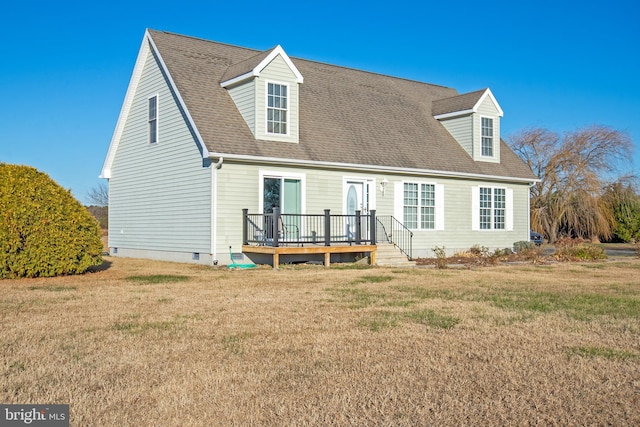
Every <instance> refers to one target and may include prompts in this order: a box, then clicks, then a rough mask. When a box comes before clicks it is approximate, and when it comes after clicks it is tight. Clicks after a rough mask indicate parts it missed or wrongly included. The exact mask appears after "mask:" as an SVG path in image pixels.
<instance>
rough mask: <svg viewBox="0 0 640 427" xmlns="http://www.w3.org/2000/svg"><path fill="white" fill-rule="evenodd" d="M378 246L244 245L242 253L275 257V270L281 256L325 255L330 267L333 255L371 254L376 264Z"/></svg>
mask: <svg viewBox="0 0 640 427" xmlns="http://www.w3.org/2000/svg"><path fill="white" fill-rule="evenodd" d="M376 250H377V246H376V245H336V246H278V247H273V246H255V245H243V246H242V252H244V253H247V254H251V253H254V254H269V255H272V256H273V268H278V266H279V265H280V255H304V254H324V266H325V267H327V268H328V267H329V264H330V260H331V254H339V253H354V252H365V253H368V254H369V263H370V264H371V265H375V263H376Z"/></svg>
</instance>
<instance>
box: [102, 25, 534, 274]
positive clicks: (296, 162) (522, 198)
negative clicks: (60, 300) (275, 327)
mask: <svg viewBox="0 0 640 427" xmlns="http://www.w3.org/2000/svg"><path fill="white" fill-rule="evenodd" d="M502 116H503V112H502V109H501V108H500V106H499V104H498V102H497V101H496V99H495V97H494V95H493V93H492V92H491V90H489V89H482V90H478V91H475V92H471V93H465V94H458V93H457V91H456V90H454V89H451V88H447V87H443V86H438V85H433V84H427V83H422V82H417V81H411V80H406V79H402V78H396V77H390V76H386V75H380V74H375V73H370V72H366V71H360V70H355V69H350V68H345V67H340V66H335V65H329V64H324V63H319V62H314V61H309V60H304V59H299V58H290V57H289V56H288V55H287V53H286V52H285V51H284V49H283V48H282V47H281V46H276V47H274V48H272V49H269V50H267V51H256V50H253V49H247V48H242V47H237V46H231V45H227V44H222V43H217V42H212V41H207V40H202V39H197V38H193V37H188V36H183V35H178V34H173V33H168V32H161V31H155V30H147V31H146V33H145V35H144V38H143V41H142V45H141V47H140V50H139V53H138V58H137V60H136V63H135V67H134V70H133V74H132V77H131V81H130V83H129V87H128V89H127V92H126V95H125V99H124V102H123V105H122V109H121V111H120V115H119V117H118V120H117V124H116V127H115V131H114V133H113V137H112V139H111V144H110V146H109V149H108V152H107V155H106V159H105V162H104V166H103V169H102V173H101V177H102V178H106V179H108V180H109V205H110V206H109V247H110V250H111V253H112V254H113V255H114V256H130V257H141V258H151V259H163V260H174V261H184V262H197V263H206V264H212V263H214V264H216V263H220V264H226V263H229V262H230V253H229V248H230V247H232V248H233V249H234V251H235V252H238V251H239V250H240V248H243V249H242V250H243V251H244V252H245V255H246V256H247V257H248V258H250V259H254V260H255V259H256V257H257V256H258V255H256V254H255V253H252V252H251V251H250V250H248V248H249V247H248V246H246V243H247V242H246V241H244V240H246V236H244V237H243V228H244V227H245V226H246V224H247V217H244V218H243V209H246V210H248V211H249V212H253V213H257V214H260V215H261V214H264V213H265V212H271V209H272V208H273V207H275V208H276V209H279V210H280V211H281V212H282V213H288V214H303V215H305V214H309V215H310V214H322V213H323V212H330V213H331V214H334V213H335V214H339V215H346V214H353V212H354V211H355V210H357V211H359V213H360V214H362V215H367V214H368V213H370V212H371V211H375V212H376V213H377V216H378V218H381V217H389V218H394V220H395V221H397V222H398V223H400V224H401V225H402V227H403V228H404V229H405V230H410V233H411V254H410V255H411V256H412V257H414V258H417V257H424V256H433V251H432V249H433V248H434V247H436V246H438V247H443V246H444V247H445V248H446V250H447V251H448V252H454V251H457V250H463V249H468V248H470V247H472V246H473V245H482V246H486V247H488V248H491V249H493V248H507V247H512V246H513V244H514V242H517V241H523V240H528V239H529V188H530V185H531V183H532V182H535V181H536V177H535V176H534V175H533V173H532V172H531V170H530V169H529V168H528V166H527V165H526V164H524V163H523V162H522V161H521V160H520V159H519V158H518V157H517V156H516V155H515V154H514V153H513V151H512V150H511V149H510V148H509V147H508V146H507V145H506V144H505V143H504V142H503V141H502V139H501V138H500V119H501V117H502ZM325 210H327V211H325ZM245 212H246V211H245ZM254 225H255V224H254ZM256 228H259V226H257V227H256ZM303 228H304V226H303ZM307 228H308V227H307ZM254 231H255V230H254ZM261 231H263V230H261ZM245 233H246V230H245ZM300 233H302V234H306V235H312V234H313V232H312V231H310V230H302V231H300V230H298V234H300ZM389 234H390V233H389ZM313 236H314V239H315V237H316V236H315V234H313ZM389 238H391V237H389ZM378 240H379V239H378ZM314 243H315V242H314ZM369 243H374V244H375V243H376V242H371V241H370V242H369ZM263 244H264V242H263ZM267 246H268V244H267ZM309 246H310V245H307V247H309ZM249 249H250V248H249Z"/></svg>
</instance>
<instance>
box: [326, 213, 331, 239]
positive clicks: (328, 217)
mask: <svg viewBox="0 0 640 427" xmlns="http://www.w3.org/2000/svg"><path fill="white" fill-rule="evenodd" d="M324 245H325V246H331V209H325V210H324Z"/></svg>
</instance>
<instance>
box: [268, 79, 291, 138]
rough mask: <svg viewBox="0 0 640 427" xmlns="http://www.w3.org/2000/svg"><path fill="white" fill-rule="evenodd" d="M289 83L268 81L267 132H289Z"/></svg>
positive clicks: (284, 133)
mask: <svg viewBox="0 0 640 427" xmlns="http://www.w3.org/2000/svg"><path fill="white" fill-rule="evenodd" d="M287 93H288V90H287V85H281V84H277V83H267V133H276V134H281V135H286V134H287V115H288V100H287V96H288V95H287Z"/></svg>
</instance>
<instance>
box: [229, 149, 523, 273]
mask: <svg viewBox="0 0 640 427" xmlns="http://www.w3.org/2000/svg"><path fill="white" fill-rule="evenodd" d="M261 170H263V171H265V170H266V171H269V172H270V173H275V174H277V173H278V172H280V173H282V174H300V175H304V191H305V195H304V196H303V197H304V199H305V209H304V211H303V213H307V214H322V213H323V212H324V209H330V210H331V212H332V213H335V214H342V213H343V205H344V200H343V198H344V195H343V183H344V180H345V179H347V178H348V179H365V180H367V179H368V180H374V181H375V184H374V185H372V186H371V190H372V191H373V192H374V193H375V194H372V195H371V196H372V197H371V206H370V207H371V208H372V209H373V208H375V209H376V211H377V215H379V216H380V215H396V213H395V203H394V197H395V194H394V191H395V190H394V188H395V184H396V183H398V182H402V181H417V182H429V183H436V184H441V185H442V186H443V189H444V197H443V199H444V216H445V219H444V230H414V237H413V255H414V257H426V256H429V257H432V256H434V254H433V251H432V249H433V248H434V247H436V246H440V247H442V246H444V247H445V248H446V250H447V252H449V253H454V252H458V251H463V250H466V249H469V248H471V247H472V246H474V245H481V246H486V247H488V248H490V249H492V250H493V249H496V248H512V247H513V244H514V243H515V242H517V241H521V240H528V238H529V231H528V229H529V228H528V227H529V211H528V206H529V205H528V198H529V186H528V185H527V184H517V183H502V182H500V183H498V182H486V181H474V180H464V179H451V178H439V177H431V176H409V175H402V176H400V175H392V174H388V175H382V174H379V173H371V174H368V173H362V172H353V171H341V170H331V171H327V170H319V169H313V168H289V167H277V166H271V165H268V166H260V165H254V164H241V163H234V162H230V161H225V164H224V167H223V168H222V169H221V170H219V171H218V177H219V183H218V231H219V237H218V246H217V251H218V253H220V254H221V256H220V257H221V262H222V263H224V262H225V261H224V260H225V259H226V258H225V256H226V254H225V253H224V252H225V251H227V252H228V250H229V246H232V247H233V248H234V252H239V248H240V247H241V244H242V217H241V215H242V209H243V208H247V209H249V212H250V213H259V212H261V210H262V207H261V206H259V200H260V194H258V192H259V179H260V178H259V177H260V171H261ZM384 178H386V179H387V180H388V181H389V183H388V184H387V186H386V190H385V193H384V194H382V193H381V191H380V187H379V183H380V181H381V180H382V179H384ZM478 185H481V186H492V187H505V188H509V189H511V190H512V191H513V209H514V211H513V230H511V231H507V230H488V231H486V230H483V231H472V205H471V203H472V200H471V199H472V188H473V187H474V186H478ZM398 219H399V220H400V221H402V217H400V218H398Z"/></svg>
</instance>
